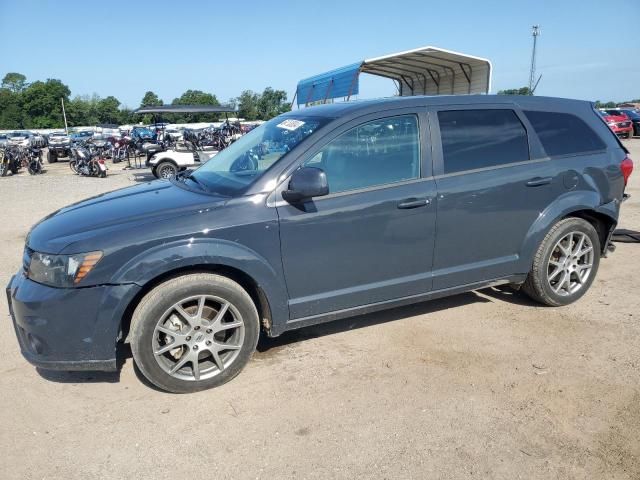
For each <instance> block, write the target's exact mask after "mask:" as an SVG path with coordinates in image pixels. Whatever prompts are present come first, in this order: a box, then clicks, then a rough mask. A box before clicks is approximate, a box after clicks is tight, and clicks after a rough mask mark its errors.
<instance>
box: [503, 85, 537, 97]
mask: <svg viewBox="0 0 640 480" xmlns="http://www.w3.org/2000/svg"><path fill="white" fill-rule="evenodd" d="M498 95H533V93H532V92H531V90H529V87H522V88H508V89H506V90H500V91H498Z"/></svg>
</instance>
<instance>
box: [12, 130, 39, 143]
mask: <svg viewBox="0 0 640 480" xmlns="http://www.w3.org/2000/svg"><path fill="white" fill-rule="evenodd" d="M8 137H9V140H8V141H7V144H8V145H10V146H20V147H30V146H31V145H32V143H33V133H31V132H29V131H27V130H17V131H15V132H11V133H9V134H8Z"/></svg>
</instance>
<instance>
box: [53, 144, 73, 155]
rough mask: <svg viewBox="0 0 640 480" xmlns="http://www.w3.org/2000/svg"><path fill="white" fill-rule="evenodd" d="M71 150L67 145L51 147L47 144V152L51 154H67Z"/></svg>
mask: <svg viewBox="0 0 640 480" xmlns="http://www.w3.org/2000/svg"><path fill="white" fill-rule="evenodd" d="M70 149H71V145H69V144H67V145H51V144H49V150H50V151H52V152H56V153H59V152H63V153H64V152H68V151H69V150H70Z"/></svg>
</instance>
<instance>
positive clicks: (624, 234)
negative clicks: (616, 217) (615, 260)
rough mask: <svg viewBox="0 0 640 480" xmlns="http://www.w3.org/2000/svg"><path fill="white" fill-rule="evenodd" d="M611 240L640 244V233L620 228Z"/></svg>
mask: <svg viewBox="0 0 640 480" xmlns="http://www.w3.org/2000/svg"><path fill="white" fill-rule="evenodd" d="M611 240H613V241H614V242H620V243H640V232H636V231H635V230H627V229H626V228H618V229H617V230H616V231H614V232H613V236H612V237H611Z"/></svg>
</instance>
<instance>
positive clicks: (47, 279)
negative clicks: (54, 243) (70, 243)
mask: <svg viewBox="0 0 640 480" xmlns="http://www.w3.org/2000/svg"><path fill="white" fill-rule="evenodd" d="M101 258H102V252H89V253H76V254H73V255H49V254H48V253H38V252H34V253H33V255H32V256H31V261H30V262H29V270H28V271H27V277H29V278H30V279H31V280H33V281H34V282H38V283H44V284H45V285H51V286H52V287H66V288H68V287H73V286H76V285H77V284H78V283H79V282H80V281H82V279H83V278H84V277H86V276H87V274H88V273H89V272H90V271H91V270H92V269H93V267H95V266H96V264H97V263H98V262H99V261H100V259H101Z"/></svg>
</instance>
